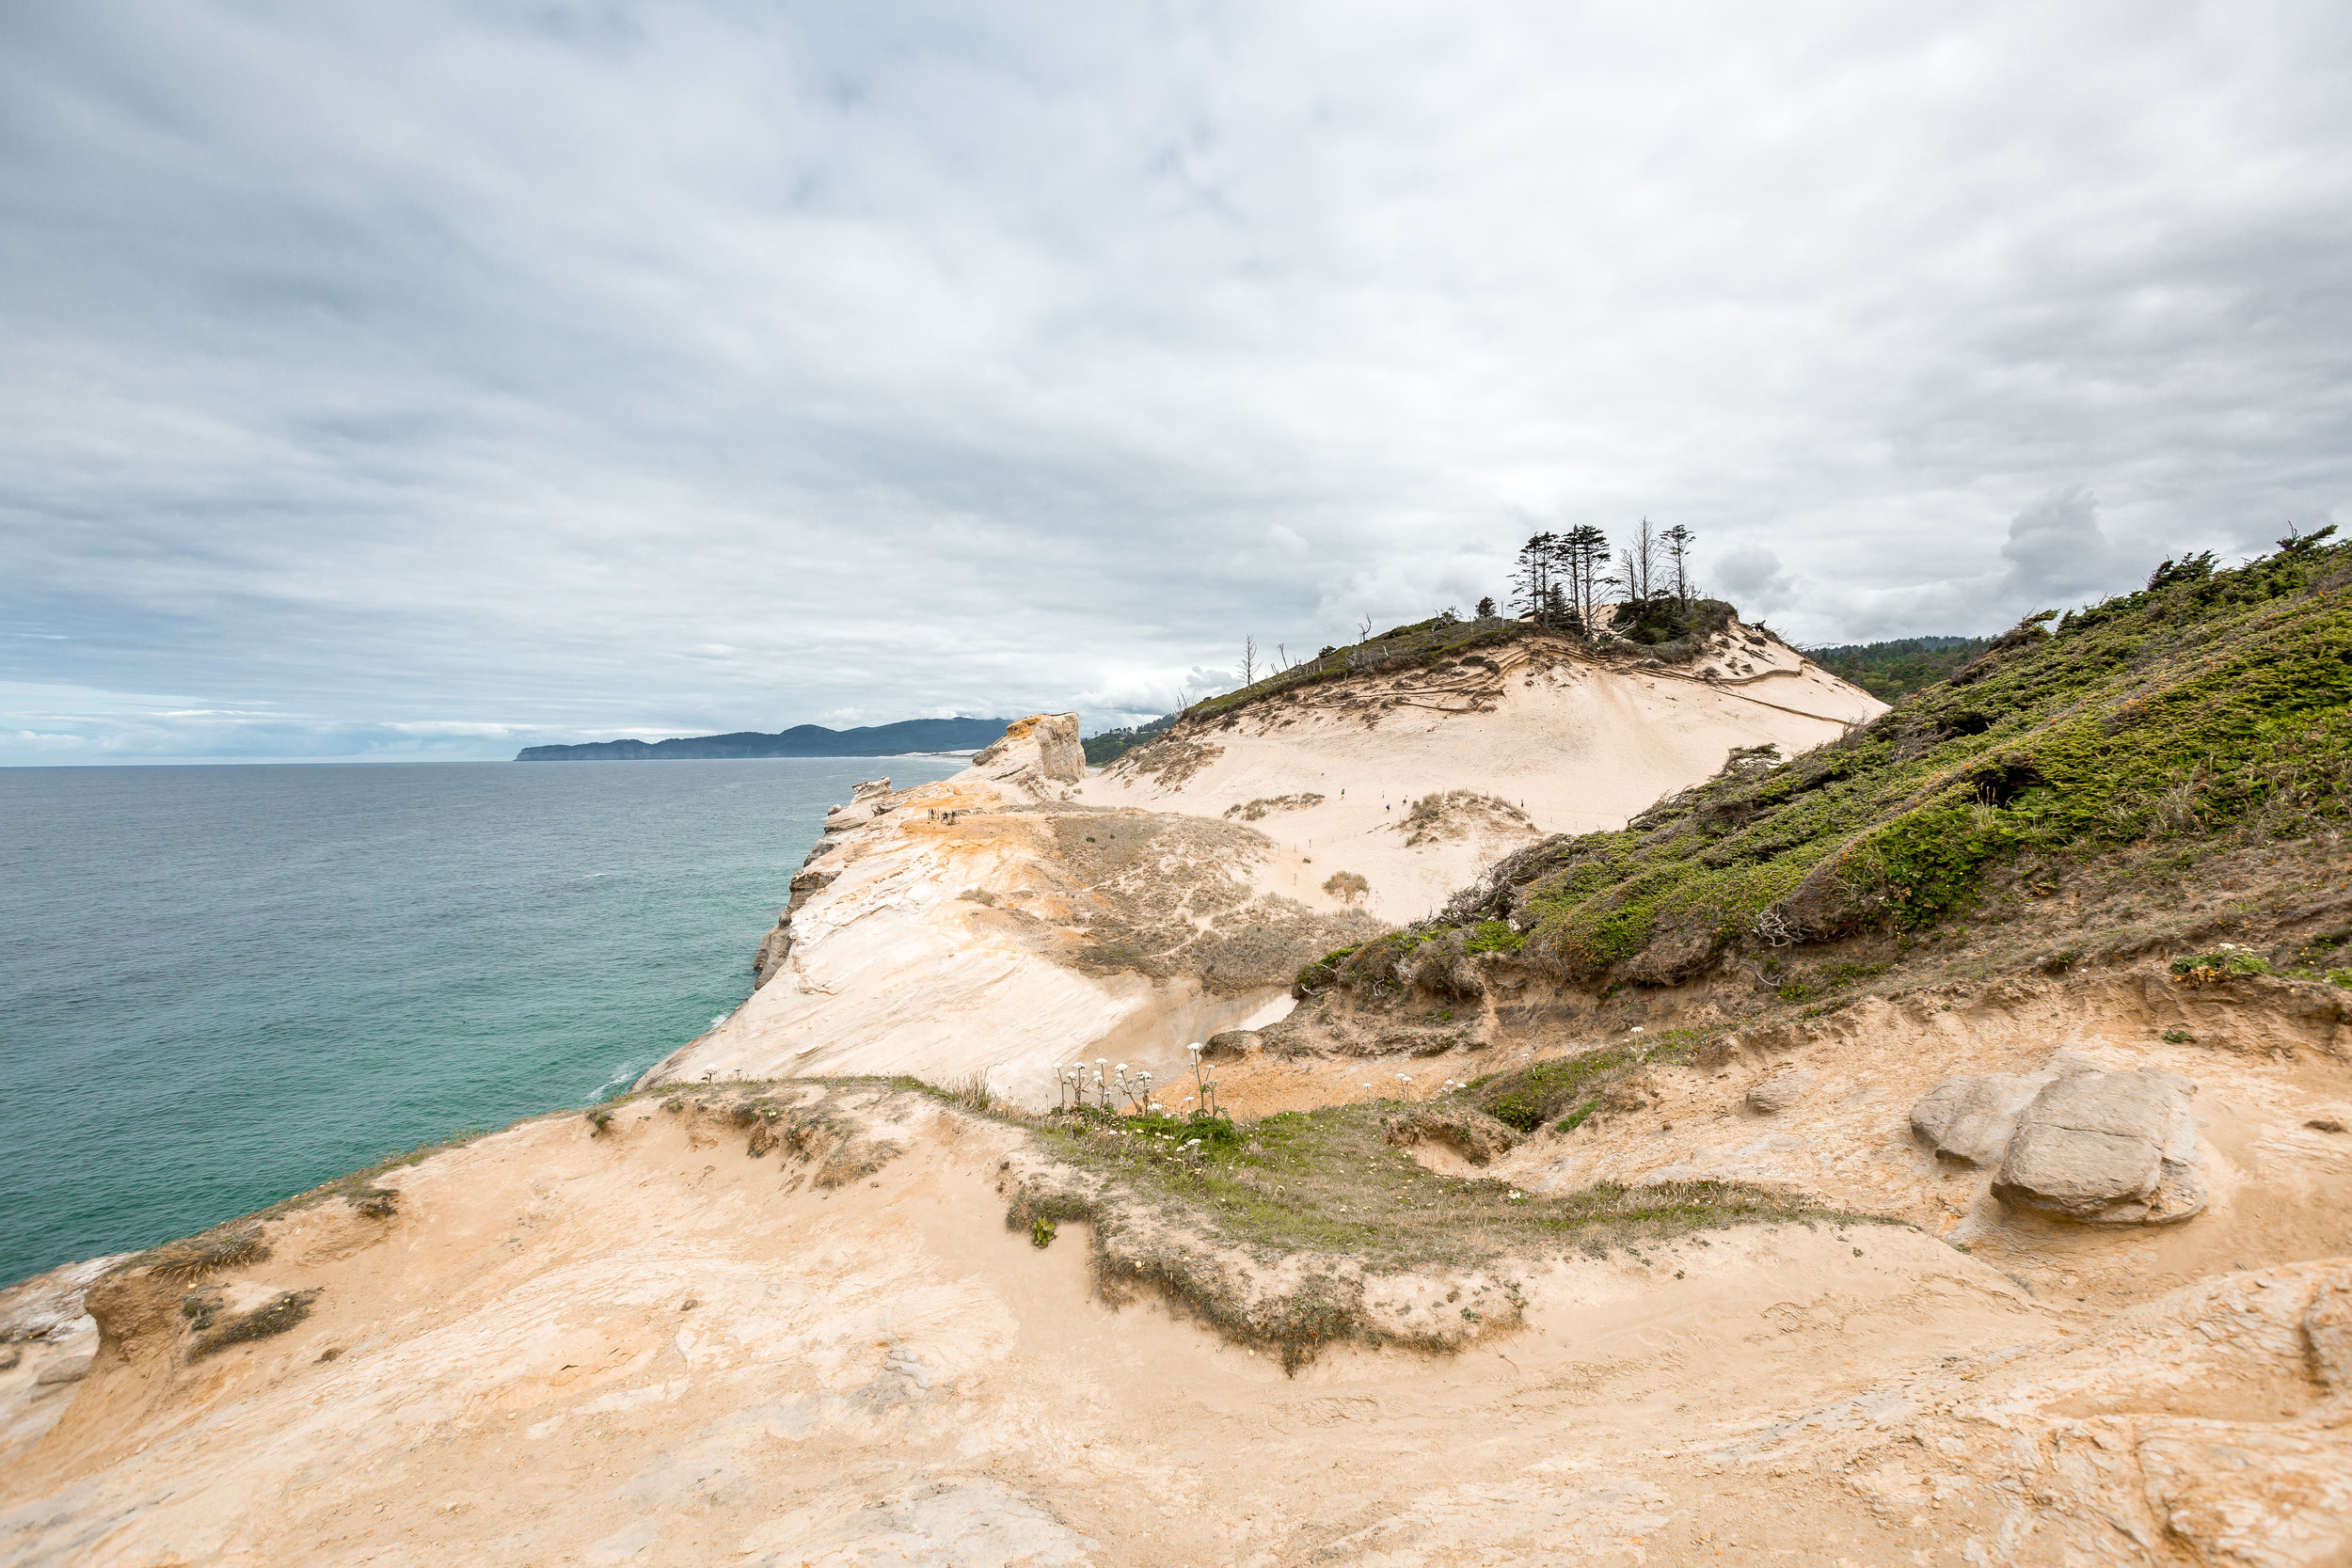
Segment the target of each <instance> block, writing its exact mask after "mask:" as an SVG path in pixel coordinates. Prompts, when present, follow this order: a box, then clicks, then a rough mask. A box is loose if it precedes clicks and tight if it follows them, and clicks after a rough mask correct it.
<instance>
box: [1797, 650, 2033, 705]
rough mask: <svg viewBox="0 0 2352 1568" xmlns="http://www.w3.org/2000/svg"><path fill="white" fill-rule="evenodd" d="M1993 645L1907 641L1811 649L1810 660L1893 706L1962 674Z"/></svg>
mask: <svg viewBox="0 0 2352 1568" xmlns="http://www.w3.org/2000/svg"><path fill="white" fill-rule="evenodd" d="M1991 646H1993V640H1992V639H1991V638H1989V637H1905V638H1900V639H1899V640H1897V641H1892V642H1848V643H1845V644H1843V645H1841V646H1839V647H1835V648H1807V649H1805V650H1804V657H1807V658H1809V659H1811V660H1812V661H1813V662H1814V663H1816V664H1818V665H1820V667H1821V668H1822V669H1824V670H1827V671H1828V672H1829V673H1831V674H1833V675H1836V677H1837V678H1838V679H1840V680H1847V681H1851V682H1853V684H1854V685H1856V686H1858V687H1860V688H1862V689H1863V690H1865V691H1867V692H1868V693H1869V694H1870V695H1871V696H1873V697H1876V698H1877V699H1878V700H1879V701H1880V702H1882V703H1891V702H1893V701H1895V699H1897V698H1898V697H1907V696H1909V695H1910V694H1911V693H1912V692H1914V691H1916V690H1918V689H1920V688H1921V687H1923V686H1933V685H1934V684H1935V683H1936V682H1937V681H1940V680H1942V679H1944V678H1945V677H1946V676H1947V675H1951V674H1955V673H1958V672H1959V670H1960V668H1961V666H1962V665H1963V664H1966V663H1967V662H1968V661H1969V660H1970V659H1973V658H1975V657H1977V656H1978V655H1979V654H1980V653H1982V652H1984V651H1985V649H1987V648H1989V647H1991Z"/></svg>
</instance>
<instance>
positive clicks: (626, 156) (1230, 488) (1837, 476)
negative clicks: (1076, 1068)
mask: <svg viewBox="0 0 2352 1568" xmlns="http://www.w3.org/2000/svg"><path fill="white" fill-rule="evenodd" d="M2348 68H2352V8H2347V7H2345V6H2344V5H2343V4H2342V3H2341V0H2334V3H2324V4H2321V3H2315V4H2308V5H2265V4H2262V3H2260V0H2231V3H2229V4H2226V5H2211V6H2203V7H2200V6H2189V5H2166V4H2161V3H2150V0H2133V3H2131V4H2119V5H2100V4H2095V3H2074V0H2070V3H2069V4H2066V5H2062V6H2054V5H2050V4H2048V3H2047V0H2037V3H2034V4H2027V5H2002V4H1981V3H1979V4H1970V5H1965V6H1963V5H1950V6H1942V7H1928V6H1915V5H1901V4H1886V3H1883V0H1873V3H1869V4H1857V5H1851V6H1821V5H1806V4H1803V3H1786V4H1780V5H1773V6H1756V5H1755V4H1753V3H1750V0H1741V3H1737V4H1724V5H1721V6H1714V7H1708V6H1692V5H1686V6H1659V5H1655V4H1627V5H1622V6H1612V5H1605V4H1600V5H1594V4H1586V5H1576V6H1564V5H1559V4H1556V3H1547V4H1530V5H1524V6H1513V5H1508V4H1491V5H1481V6H1470V7H1463V6H1440V5H1436V4H1428V5H1421V6H1412V7H1402V6H1383V5H1378V4H1368V3H1366V0H1343V3H1333V4H1329V5H1314V4H1289V3H1284V0H1241V3H1236V4H1232V5H1221V4H1185V3H1181V0H1173V3H1161V4H1149V5H1121V4H1118V3H1117V0H1104V3H1095V4H1084V5H1080V4H1064V5H1055V6H1045V5H1011V4H999V5H993V6H991V5H985V4H978V5H976V4H970V3H965V4H961V5H953V6H946V5H941V6H932V5H926V4H922V3H919V0H918V3H898V4H891V5H882V6H877V5H873V4H870V3H865V4H838V5H835V4H782V3H769V4H752V3H743V4H723V3H697V0H665V3H663V4H660V5H652V4H645V5H630V4H607V5H566V4H561V3H549V4H502V3H500V0H476V3H473V4H467V5H457V4H448V3H441V0H404V3H402V4H400V5H389V4H374V3H370V0H347V3H341V4H337V5H332V6H320V5H318V4H316V3H315V0H288V3H284V4H270V3H250V4H227V3H221V0H168V3H164V0H157V3H151V4H141V3H121V0H74V3H73V4H71V5H38V4H32V3H29V0H28V3H23V4H8V3H0V763H35V762H87V761H105V760H119V761H135V760H153V759H158V758H165V757H238V756H249V757H263V756H384V757H401V756H469V755H481V756H500V755H507V754H511V753H512V752H513V751H514V749H515V748H516V746H518V745H521V744H525V743H530V742H536V741H541V740H566V739H586V738H600V737H605V736H614V735H623V734H629V735H650V736H660V735H677V734H696V733H704V732H708V731H716V730H728V729H739V728H758V729H775V728H779V727H782V726H784V725H787V724H792V723H798V722H807V721H815V722H821V723H829V724H834V725H844V724H853V723H872V722H883V721H890V720H895V719H902V718H910V717H915V716H923V715H945V714H953V713H971V714H986V715H1014V714H1019V713H1025V712H1029V711H1034V710H1037V709H1040V708H1070V707H1075V708H1077V709H1080V710H1081V711H1082V712H1083V713H1084V714H1085V715H1086V717H1087V719H1088V721H1089V728H1093V727H1096V726H1099V725H1102V724H1105V723H1110V722H1116V721H1120V720H1121V719H1122V717H1125V716H1148V715H1151V714H1156V713H1159V712H1162V711H1165V710H1166V709H1167V707H1168V705H1169V704H1170V703H1171V701H1172V700H1173V698H1174V695H1175V692H1176V690H1177V689H1178V687H1179V686H1180V685H1181V684H1183V683H1185V682H1187V681H1189V682H1191V683H1192V684H1193V685H1194V686H1195V687H1196V688H1198V687H1200V686H1202V685H1210V684H1215V683H1216V682H1217V681H1219V680H1220V679H1222V680H1230V679H1231V675H1230V673H1223V674H1220V672H1230V670H1231V668H1232V664H1233V663H1234V661H1235V659H1236V657H1237V656H1238V653H1239V648H1240V642H1241V639H1242V637H1243V635H1244V634H1245V633H1249V634H1254V635H1255V636H1256V637H1257V639H1258V640H1259V641H1260V643H1261V644H1262V645H1263V646H1265V647H1268V648H1272V647H1274V646H1275V645H1276V644H1278V643H1279V644H1285V645H1286V646H1287V648H1288V651H1289V653H1290V654H1292V655H1294V656H1295V655H1297V654H1299V653H1301V652H1307V653H1311V652H1312V651H1313V650H1314V649H1315V648H1316V647H1317V646H1319V645H1321V644H1323V643H1325V642H1336V641H1346V640H1348V639H1350V638H1352V637H1353V636H1354V630H1353V628H1354V627H1355V626H1356V625H1357V624H1358V622H1359V620H1360V619H1361V618H1364V617H1369V618H1370V619H1371V620H1372V621H1374V622H1375V623H1376V624H1377V625H1378V626H1389V625H1391V624H1393V623H1395V622H1397V621H1401V620H1405V619H1409V618H1418V617H1420V616H1422V615H1425V614H1428V613H1430V612H1432V611H1434V610H1438V609H1440V608H1443V607H1444V606H1446V605H1448V604H1452V605H1454V606H1457V607H1459V608H1461V609H1462V610H1469V609H1470V605H1471V603H1472V601H1474V600H1475V599H1476V598H1477V597H1478V596H1479V595H1480V594H1485V593H1495V594H1502V593H1503V592H1504V579H1505V576H1506V574H1507V571H1508V560H1509V556H1510V554H1511V551H1512V549H1513V547H1514V546H1516V545H1517V544H1518V542H1519V541H1521V540H1523V539H1524V538H1525V537H1526V536H1527V534H1529V533H1530V532H1532V531H1535V530H1537V529H1550V528H1558V527H1562V526H1565V525H1569V524H1574V523H1584V522H1590V523H1595V524H1597V525H1599V526H1600V527H1602V528H1604V529H1606V530H1609V531H1611V532H1612V533H1613V534H1614V533H1618V532H1620V531H1623V530H1625V529H1627V528H1629V527H1630V526H1632V525H1633V524H1635V523H1636V522H1638V520H1639V519H1640V518H1641V517H1642V516H1643V515H1647V516H1649V517H1650V518H1652V519H1653V520H1655V521H1656V522H1658V523H1659V524H1661V526H1662V525H1664V524H1669V523H1682V524H1685V525H1687V526H1689V527H1690V528H1692V530H1694V531H1696V532H1697V534H1698V538H1699V551H1698V561H1699V571H1700V578H1701V581H1702V584H1703V586H1705V587H1706V588H1708V590H1710V591H1712V592H1715V593H1717V594H1722V595H1723V596H1725V597H1729V598H1731V599H1733V600H1735V601H1736V602H1738V603H1739V604H1740V606H1741V607H1742V609H1743V610H1746V611H1747V612H1748V613H1749V614H1750V615H1751V616H1752V617H1754V616H1762V617H1767V618H1769V620H1770V621H1771V624H1772V626H1773V627H1774V628H1775V629H1778V630H1780V631H1782V632H1783V633H1784V634H1785V635H1788V636H1789V637H1791V638H1794V639H1799V640H1803V641H1849V640H1869V639H1877V638H1883V637H1896V636H1908V635H1916V634H1920V633H1936V632H1982V631H1987V630H1992V629H1995V628H1998V627H2000V626H2006V625H2008V624H2010V622H2011V621H2013V620H2014V619H2015V618H2016V617H2017V616H2018V615H2019V614H2020V613H2022V612H2024V611H2026V610H2033V609H2038V608H2042V607H2044V606H2059V605H2067V604H2072V603H2075V602H2079V601H2081V600H2082V599H2084V598H2087V597H2090V596H2093V595H2097V594H2102V593H2105V592H2107V591H2112V590H2115V589H2119V588H2122V587H2127V586H2130V585H2132V584H2133V583H2135V582H2136V581H2137V579H2139V578H2143V577H2144V576H2145V575H2146V573H2147V571H2148V569H2149V567H2150V566H2151V565H2152V564H2153V562H2155V561H2156V560H2157V559H2158V558H2160V557H2161V556H2163V555H2165V554H2167V553H2169V552H2172V551H2175V550H2178V549H2183V548H2196V547H2203V546H2211V547H2214V548H2217V549H2220V550H2223V551H2224V552H2227V553H2230V554H2243V553H2249V552H2250V551H2252V550H2254V549H2257V548H2260V547H2266V546H2267V542H2268V541H2270V540H2272V539H2274V538H2276V537H2277V536H2278V535H2279V534H2280V533H2281V532H2283V531H2284V530H2285V528H2286V526H2287V525H2288V524H2289V523H2290V522H2292V523H2295V524H2297V525H2299V526H2301V527H2303V528H2305V529H2310V528H2312V527H2316V526H2318V525H2320V524H2323V523H2325V522H2328V521H2329V520H2331V519H2334V518H2338V517H2343V518H2344V520H2345V521H2347V522H2352V439H2347V436H2352V418H2348V415H2352V407H2348V404H2352V392H2348V388H2352V373H2348V372H2352V298H2348V297H2347V277H2352V69H2348Z"/></svg>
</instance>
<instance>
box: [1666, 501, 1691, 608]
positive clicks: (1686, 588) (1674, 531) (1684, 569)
mask: <svg viewBox="0 0 2352 1568" xmlns="http://www.w3.org/2000/svg"><path fill="white" fill-rule="evenodd" d="M1697 537H1698V536H1697V535H1696V534H1694V533H1692V531H1690V530H1689V529H1687V528H1685V527H1684V526H1683V525H1682V524H1680V523H1677V524H1675V526H1674V527H1672V528H1670V529H1668V530H1667V531H1665V532H1663V533H1661V534H1660V535H1659V536H1658V539H1659V543H1660V544H1661V545H1663V546H1665V549H1666V568H1667V575H1668V577H1669V578H1670V579H1671V581H1672V582H1673V585H1674V591H1675V602H1676V603H1677V604H1679V605H1681V606H1682V608H1683V609H1685V610H1688V609H1690V608H1691V542H1692V540H1693V539H1695V538H1697Z"/></svg>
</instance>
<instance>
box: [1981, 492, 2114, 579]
mask: <svg viewBox="0 0 2352 1568" xmlns="http://www.w3.org/2000/svg"><path fill="white" fill-rule="evenodd" d="M2001 559H2002V560H2003V561H2006V562H2009V573H2008V579H2007V582H2006V584H2005V586H2006V587H2007V588H2008V590H2009V592H2010V594H2012V595H2015V596H2018V597H2022V598H2028V599H2031V598H2042V599H2045V600H2050V601H2054V602H2055V601H2058V600H2061V599H2064V598H2067V597H2068V596H2070V595H2072V594H2078V593H2090V592H2094V591H2096V590H2098V589H2100V588H2103V587H2106V586H2107V585H2109V584H2111V583H2113V582H2114V581H2115V580H2116V578H2117V575H2118V570H2119V563H2118V562H2117V561H2116V560H2115V559H2114V551H2113V550H2112V549H2111V548H2110V547H2109V546H2108V544H2107V536H2106V533H2105V532H2103V531H2101V530H2100V527H2099V502H2098V500H2097V499H2096V498H2095V497H2093V496H2092V495H2091V494H2090V491H2088V490H2085V489H2084V488H2083V487H2082V486H2081V485H2079V484H2075V485H2069V486H2067V487H2066V488H2065V489H2062V490H2053V491H2051V492H2050V493H2049V494H2048V495H2046V496H2044V497H2042V499H2040V500H2038V501H2036V502H2034V504H2033V505H2031V506H2029V507H2027V508H2026V509H2025V510H2024V511H2023V512H2020V513H2019V514H2017V515H2016V516H2014V517H2011V518H2010V521H2009V540H2008V542H2007V543H2006V544H2004V545H2002V546H2001ZM2121 570H2122V571H2124V572H2128V571H2129V570H2130V563H2129V562H2124V563H2122V564H2121Z"/></svg>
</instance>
